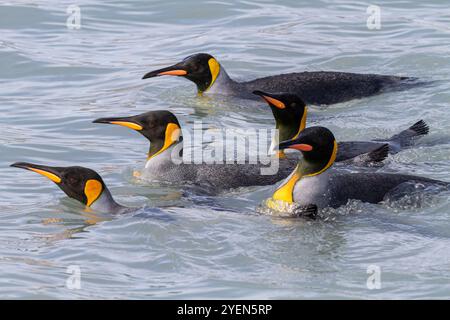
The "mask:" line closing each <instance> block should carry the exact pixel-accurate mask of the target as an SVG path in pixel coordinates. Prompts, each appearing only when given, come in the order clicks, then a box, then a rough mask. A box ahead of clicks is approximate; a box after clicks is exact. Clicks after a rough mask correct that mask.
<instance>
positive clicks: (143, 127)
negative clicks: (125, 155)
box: [93, 110, 182, 158]
mask: <svg viewBox="0 0 450 320" xmlns="http://www.w3.org/2000/svg"><path fill="white" fill-rule="evenodd" d="M93 122H94V123H107V124H116V125H120V126H123V127H127V128H130V129H133V130H136V131H137V132H139V133H140V134H142V135H143V136H144V137H146V138H147V139H148V140H149V141H150V151H149V154H148V157H149V158H151V157H153V156H155V155H156V154H159V153H161V152H163V151H164V150H166V149H167V148H169V147H170V146H171V145H173V144H174V143H176V142H178V141H181V139H182V137H181V127H180V124H179V122H178V119H177V117H175V115H174V114H173V113H172V112H170V111H166V110H157V111H149V112H145V113H141V114H138V115H135V116H131V117H114V118H100V119H96V120H94V121H93Z"/></svg>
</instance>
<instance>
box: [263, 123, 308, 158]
mask: <svg viewBox="0 0 450 320" xmlns="http://www.w3.org/2000/svg"><path fill="white" fill-rule="evenodd" d="M275 128H276V130H277V134H275V135H274V136H273V138H272V143H271V145H270V153H271V154H274V153H275V154H276V155H277V157H278V158H280V159H283V158H285V157H286V154H285V152H284V150H278V151H276V150H275V149H276V148H277V146H278V145H279V143H280V141H286V140H291V139H295V138H297V136H298V135H299V134H300V132H302V131H303V127H302V125H301V124H300V125H299V126H296V125H288V124H285V123H282V122H281V121H278V120H277V121H276V125H275Z"/></svg>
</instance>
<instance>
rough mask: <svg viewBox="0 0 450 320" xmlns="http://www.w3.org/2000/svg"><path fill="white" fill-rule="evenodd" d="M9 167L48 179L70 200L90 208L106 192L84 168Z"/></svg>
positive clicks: (91, 173)
mask: <svg viewBox="0 0 450 320" xmlns="http://www.w3.org/2000/svg"><path fill="white" fill-rule="evenodd" d="M11 167H15V168H22V169H26V170H30V171H33V172H36V173H39V174H41V175H43V176H44V177H46V178H48V179H50V180H51V181H53V182H54V183H56V185H57V186H58V187H59V188H60V189H61V190H62V191H64V192H65V193H66V194H67V195H68V196H69V197H70V198H73V199H75V200H78V201H80V202H81V203H83V204H85V205H86V206H88V207H90V206H91V205H92V204H93V203H94V202H95V201H96V200H97V199H98V198H99V197H100V196H101V195H102V193H103V192H104V191H106V190H107V188H106V186H105V183H104V182H103V180H102V178H101V177H100V175H99V174H98V173H97V172H95V171H94V170H91V169H88V168H84V167H77V166H76V167H50V166H44V165H39V164H33V163H27V162H16V163H13V164H12V165H11Z"/></svg>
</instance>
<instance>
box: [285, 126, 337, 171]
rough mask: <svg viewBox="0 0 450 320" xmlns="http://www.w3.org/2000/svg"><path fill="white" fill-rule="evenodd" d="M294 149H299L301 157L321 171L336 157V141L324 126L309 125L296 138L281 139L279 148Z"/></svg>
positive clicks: (329, 165)
mask: <svg viewBox="0 0 450 320" xmlns="http://www.w3.org/2000/svg"><path fill="white" fill-rule="evenodd" d="M288 148H289V149H295V150H299V151H301V153H302V154H303V159H304V160H305V161H306V162H307V163H308V164H310V167H311V168H313V169H314V170H315V171H314V172H310V173H315V174H318V173H321V172H323V171H325V170H326V169H328V168H329V167H331V165H332V164H333V163H334V161H335V159H336V154H337V142H336V139H335V138H334V135H333V133H332V132H331V131H330V130H329V129H327V128H325V127H319V126H314V127H309V128H306V129H305V130H303V131H302V132H300V134H299V135H298V137H297V138H295V139H292V140H288V141H283V142H281V143H280V145H279V149H280V150H283V149H288Z"/></svg>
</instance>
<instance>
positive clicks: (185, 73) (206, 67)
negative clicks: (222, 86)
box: [142, 53, 220, 93]
mask: <svg viewBox="0 0 450 320" xmlns="http://www.w3.org/2000/svg"><path fill="white" fill-rule="evenodd" d="M219 72H220V64H219V63H218V62H217V60H216V59H215V58H214V57H213V56H211V55H209V54H207V53H197V54H193V55H191V56H189V57H187V58H184V59H183V61H181V62H179V63H177V64H174V65H173V66H170V67H166V68H162V69H158V70H154V71H150V72H149V73H147V74H145V75H144V77H143V78H142V79H147V78H153V77H158V76H165V75H168V76H181V77H185V78H186V79H189V80H191V81H192V82H194V83H195V84H196V85H197V89H198V92H199V93H202V92H204V91H206V90H208V89H209V88H210V87H211V86H212V84H213V83H214V81H216V79H217V76H218V75H219Z"/></svg>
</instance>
